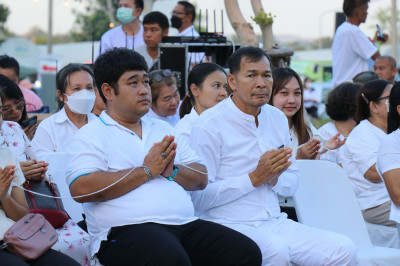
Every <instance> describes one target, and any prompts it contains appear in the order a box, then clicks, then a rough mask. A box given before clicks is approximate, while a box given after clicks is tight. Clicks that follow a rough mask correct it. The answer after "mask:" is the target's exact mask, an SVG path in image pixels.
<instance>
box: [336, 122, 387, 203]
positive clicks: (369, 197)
mask: <svg viewBox="0 0 400 266" xmlns="http://www.w3.org/2000/svg"><path fill="white" fill-rule="evenodd" d="M385 136H386V133H385V132H384V131H383V130H381V129H380V128H378V127H376V126H374V125H373V124H371V123H370V122H369V121H368V120H367V119H365V120H363V121H361V122H360V124H358V125H357V126H356V127H355V128H354V129H353V130H352V131H351V133H350V134H349V136H348V138H347V140H346V143H345V144H344V145H343V146H342V149H341V150H340V153H339V160H340V161H341V162H342V166H343V169H344V170H345V171H346V173H347V176H348V177H349V178H350V181H351V183H352V185H353V189H354V192H355V193H356V196H357V200H358V204H359V205H360V208H361V210H365V209H368V208H372V207H375V206H378V205H381V204H383V203H385V202H387V201H389V200H390V198H389V193H388V192H387V190H386V187H385V184H384V183H383V182H380V183H374V182H371V181H369V180H368V179H366V178H365V177H364V174H365V172H367V171H368V169H369V168H370V167H371V166H372V165H373V164H374V163H376V159H377V157H376V156H377V153H378V148H379V145H380V144H381V141H382V140H383V139H384V138H385Z"/></svg>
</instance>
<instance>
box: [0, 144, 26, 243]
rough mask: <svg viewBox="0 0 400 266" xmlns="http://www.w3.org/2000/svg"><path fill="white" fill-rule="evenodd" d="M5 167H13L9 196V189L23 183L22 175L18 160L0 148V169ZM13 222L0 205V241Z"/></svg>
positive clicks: (7, 150)
mask: <svg viewBox="0 0 400 266" xmlns="http://www.w3.org/2000/svg"><path fill="white" fill-rule="evenodd" d="M7 165H14V166H15V174H14V176H15V178H14V179H13V181H12V183H11V186H10V188H9V190H8V194H11V189H12V187H14V186H21V185H22V184H23V183H24V181H25V178H24V175H23V174H22V171H21V168H20V166H19V163H18V160H17V158H16V157H15V155H14V153H13V152H12V151H11V150H10V149H9V148H7V147H1V146H0V167H1V168H4V167H5V166H7ZM14 223H15V222H14V221H13V220H12V219H10V218H8V217H7V215H6V213H5V212H4V210H3V208H2V206H1V204H0V241H1V240H3V236H4V233H5V232H6V231H7V230H8V229H9V228H10V227H11V226H12V225H13V224H14Z"/></svg>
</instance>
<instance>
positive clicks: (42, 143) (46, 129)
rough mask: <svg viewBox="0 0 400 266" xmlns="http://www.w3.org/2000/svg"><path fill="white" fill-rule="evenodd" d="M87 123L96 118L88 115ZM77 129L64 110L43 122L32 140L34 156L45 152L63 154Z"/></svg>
mask: <svg viewBox="0 0 400 266" xmlns="http://www.w3.org/2000/svg"><path fill="white" fill-rule="evenodd" d="M87 116H88V122H91V121H93V120H94V119H96V118H97V117H96V116H95V115H94V114H92V113H89V114H88V115H87ZM78 130H79V129H78V128H77V127H76V126H75V125H74V123H72V122H71V120H70V119H69V118H68V116H67V113H66V112H65V108H62V109H61V110H60V111H58V112H57V113H55V114H54V115H52V116H50V117H48V118H46V119H45V120H43V121H42V122H41V123H40V124H39V126H38V128H37V130H36V133H35V136H34V138H33V140H32V148H33V150H34V151H35V152H36V154H40V153H47V152H65V151H66V150H67V148H68V146H69V144H70V143H71V140H72V138H73V137H74V135H75V134H76V132H78Z"/></svg>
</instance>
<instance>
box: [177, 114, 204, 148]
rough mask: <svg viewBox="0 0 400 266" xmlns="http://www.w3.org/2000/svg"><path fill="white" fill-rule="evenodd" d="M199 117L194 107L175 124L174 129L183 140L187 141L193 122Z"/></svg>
mask: <svg viewBox="0 0 400 266" xmlns="http://www.w3.org/2000/svg"><path fill="white" fill-rule="evenodd" d="M197 118H199V114H198V113H197V112H196V110H195V109H194V107H193V108H192V110H191V111H190V113H188V114H187V115H185V116H184V117H182V119H181V120H179V122H178V123H177V124H176V125H175V130H176V132H177V133H178V135H180V136H181V137H182V138H183V139H184V140H185V141H187V142H189V139H190V133H191V132H192V128H193V124H194V122H195V121H196V120H197Z"/></svg>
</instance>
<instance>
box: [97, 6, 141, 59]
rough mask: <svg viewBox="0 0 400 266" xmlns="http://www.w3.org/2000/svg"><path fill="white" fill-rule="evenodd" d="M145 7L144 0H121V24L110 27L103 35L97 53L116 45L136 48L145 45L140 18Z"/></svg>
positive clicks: (119, 15)
mask: <svg viewBox="0 0 400 266" xmlns="http://www.w3.org/2000/svg"><path fill="white" fill-rule="evenodd" d="M143 7H144V3H143V0H119V2H118V10H117V18H118V20H119V21H120V22H121V25H119V26H117V27H115V28H112V29H110V30H109V31H107V32H106V33H104V34H103V36H101V39H100V47H99V50H98V53H97V55H100V54H102V53H105V52H106V51H108V50H110V49H112V48H114V47H125V48H127V49H132V50H134V49H135V47H138V46H140V45H144V40H143V26H142V24H141V23H140V20H139V17H140V15H141V14H142V11H143Z"/></svg>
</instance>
